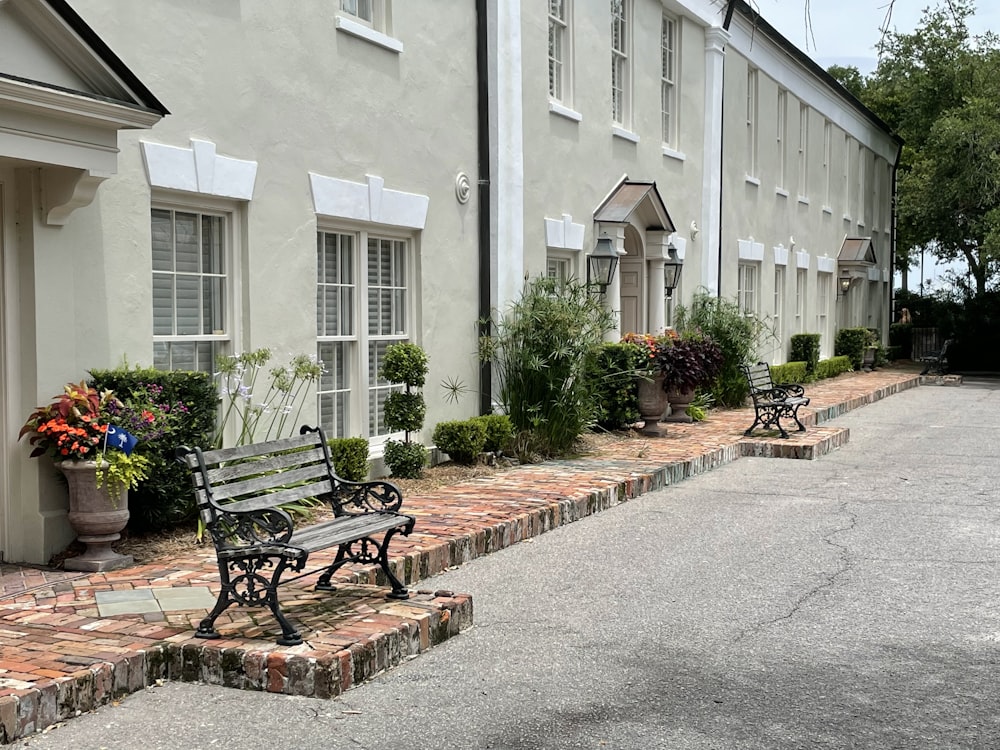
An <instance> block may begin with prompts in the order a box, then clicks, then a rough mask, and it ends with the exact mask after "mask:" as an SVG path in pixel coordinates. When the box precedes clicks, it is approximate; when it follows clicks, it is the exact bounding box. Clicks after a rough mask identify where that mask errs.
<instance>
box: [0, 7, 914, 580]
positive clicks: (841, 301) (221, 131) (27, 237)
mask: <svg viewBox="0 0 1000 750" xmlns="http://www.w3.org/2000/svg"><path fill="white" fill-rule="evenodd" d="M444 5H445V4H443V3H441V1H440V0H323V1H322V2H321V1H320V0H298V1H297V2H295V3H288V4H285V5H284V6H283V8H282V10H281V12H280V13H276V12H275V6H274V4H273V3H267V2H264V1H263V0H226V1H225V2H221V1H219V2H215V1H213V2H203V1H202V0H143V2H141V3H137V2H127V1H126V0H0V249H2V265H0V282H2V283H0V288H2V291H3V299H2V304H0V344H2V347H0V376H2V377H0V428H2V429H0V455H2V461H0V521H2V526H0V551H2V553H3V558H4V559H7V560H26V561H32V562H45V561H46V560H47V559H48V558H49V557H50V556H51V555H52V554H53V553H55V552H57V551H59V550H60V549H62V547H63V546H64V545H65V544H66V543H67V542H68V541H69V540H70V539H71V532H70V531H69V527H68V524H67V523H66V521H65V512H66V500H65V491H64V489H63V488H62V487H61V486H60V484H59V483H58V482H57V481H56V479H55V478H54V476H53V472H52V467H51V466H50V465H47V464H46V462H45V461H38V460H29V459H28V458H27V454H28V451H27V449H26V446H24V445H23V444H21V443H18V441H17V431H18V429H19V427H20V425H21V423H22V422H23V420H24V418H25V416H26V415H27V414H28V413H29V412H30V411H31V409H32V408H33V407H35V406H36V405H37V404H40V403H45V402H47V401H48V400H49V398H50V397H51V396H53V395H54V394H56V393H58V392H59V391H60V389H61V387H62V385H63V384H64V383H66V382H67V381H69V380H76V381H79V380H80V379H81V378H83V377H85V376H86V371H87V370H88V369H89V368H97V367H102V368H103V367H113V366H115V365H117V364H119V363H120V362H121V361H122V360H123V358H127V360H128V361H129V362H131V363H140V364H148V365H156V366H158V367H164V368H176V369H187V368H199V369H205V370H211V369H212V368H213V360H214V357H215V356H216V355H217V354H220V353H237V352H241V351H247V350H250V349H256V348H259V347H271V348H272V349H274V350H275V351H276V352H277V353H278V355H279V357H280V356H282V355H284V354H288V353H293V354H297V353H303V352H305V353H313V352H315V353H316V354H317V356H319V357H320V358H321V359H322V360H323V361H324V363H325V364H326V367H327V375H326V376H325V377H324V379H323V381H322V383H321V384H320V388H319V392H318V393H317V394H316V398H315V401H312V400H311V401H310V408H312V404H315V410H314V411H312V412H311V413H307V414H306V419H308V420H310V421H312V420H319V421H321V422H322V423H323V424H324V426H325V427H327V429H328V431H329V432H330V434H332V435H344V436H356V435H362V436H364V437H367V438H369V440H370V442H371V446H372V451H371V452H372V455H373V456H375V457H377V456H379V455H380V453H381V444H382V442H383V441H384V440H385V438H386V437H387V435H386V429H385V427H384V424H383V423H382V421H381V420H382V412H381V404H382V401H383V399H384V396H385V395H386V393H387V385H386V384H384V383H380V382H378V379H377V378H376V377H375V374H374V373H375V372H376V370H377V368H378V364H379V358H380V356H381V354H382V352H384V350H385V347H386V346H388V345H389V344H391V343H393V342H395V341H401V340H409V341H413V342H415V343H418V344H420V345H421V346H423V347H424V348H425V349H426V350H427V352H428V354H429V357H430V367H431V372H430V374H429V377H428V380H427V382H428V385H427V387H426V388H425V395H426V397H427V402H428V414H427V418H426V421H425V424H426V426H427V429H426V430H425V435H424V437H425V438H428V436H429V435H430V432H431V430H432V429H433V426H434V425H435V424H436V423H437V422H439V421H442V420H444V419H457V418H464V417H467V416H471V415H473V414H476V413H479V412H480V410H481V409H482V408H484V406H485V405H487V404H489V402H490V395H491V394H490V392H489V378H488V373H484V372H482V371H481V369H480V367H479V363H478V362H477V360H476V356H475V352H476V342H477V338H478V321H479V320H480V319H481V318H482V317H484V316H485V315H486V314H487V313H488V312H489V311H490V310H491V309H494V308H500V309H502V308H503V307H504V306H505V304H506V303H507V302H509V301H511V300H513V299H515V298H516V297H517V295H518V294H519V292H520V289H521V286H522V284H523V282H524V279H525V277H526V276H533V275H539V274H552V275H560V276H578V277H580V278H586V273H587V271H586V268H587V263H586V258H587V256H588V255H589V254H590V253H591V252H592V250H593V249H594V247H595V245H596V243H597V240H598V239H600V238H606V239H608V240H610V241H611V243H612V244H613V246H614V247H615V249H616V250H617V251H618V253H619V254H620V259H621V260H620V264H619V268H618V271H617V272H616V274H615V278H614V279H613V282H612V284H611V286H610V287H609V288H608V290H607V294H606V297H605V299H606V301H607V304H609V305H610V306H611V308H612V309H614V310H616V311H619V312H620V315H621V327H622V329H623V330H626V329H627V330H658V329H660V328H662V327H663V326H664V325H666V324H668V323H669V322H670V317H671V312H672V311H671V304H670V303H669V302H668V301H667V300H665V295H664V287H663V264H664V260H665V259H667V258H668V257H669V256H670V255H671V253H673V254H675V255H676V256H677V257H679V258H681V259H683V262H684V265H683V272H682V280H681V283H680V285H679V287H678V289H677V290H676V291H675V293H674V296H673V300H674V301H675V302H676V301H678V300H679V301H682V302H686V301H689V300H690V299H691V297H692V295H693V294H694V293H695V292H696V290H698V289H699V288H702V287H703V288H705V289H707V290H708V291H709V292H710V293H714V294H722V295H725V296H727V297H737V296H738V298H739V299H740V302H741V304H742V305H744V307H745V309H747V310H748V311H752V312H755V313H756V314H759V315H762V316H765V317H768V318H771V319H773V320H774V324H775V328H776V331H778V332H779V334H780V339H779V340H780V341H781V342H783V343H782V345H779V346H775V348H774V351H773V352H762V353H761V354H762V355H763V356H768V357H770V358H772V360H773V361H783V360H784V358H785V357H786V355H787V343H788V337H789V336H790V335H791V334H792V333H794V332H798V331H806V332H820V333H822V335H823V338H822V342H823V351H824V354H825V355H826V354H830V353H832V340H833V339H832V337H833V335H834V332H835V330H836V328H837V327H838V326H840V325H872V326H875V327H879V328H881V329H883V330H884V328H885V326H886V325H887V322H888V321H887V315H888V281H889V269H890V265H889V263H890V257H891V228H892V211H891V203H892V192H893V165H894V163H895V157H896V154H897V153H898V146H899V144H898V141H897V140H896V139H895V138H894V137H893V136H892V135H891V134H890V133H889V132H888V131H887V129H886V127H885V126H884V124H882V123H880V122H879V121H878V120H877V118H875V117H874V116H873V115H872V114H871V113H870V112H868V111H867V110H865V109H864V107H862V106H861V105H860V104H859V103H858V102H857V101H855V100H854V99H853V98H852V97H850V96H849V95H848V94H847V93H846V92H845V91H844V90H843V89H841V88H840V87H839V86H838V85H837V84H836V83H835V82H833V81H832V80H831V79H829V77H828V76H826V74H825V73H823V72H822V71H821V70H820V69H819V68H817V67H816V66H815V65H814V64H813V63H811V62H810V61H809V59H808V58H807V57H806V56H805V55H803V54H802V53H801V52H799V51H798V50H795V49H794V48H793V47H792V46H791V45H790V44H789V43H788V42H787V41H785V40H784V39H782V38H781V37H780V36H779V35H777V34H776V33H775V32H774V31H773V30H772V29H770V27H768V26H767V25H766V23H765V22H762V21H760V20H759V19H756V18H755V17H754V14H753V13H752V11H750V9H749V8H748V7H747V6H746V5H745V4H743V3H742V0H735V1H734V2H733V3H732V4H728V3H725V2H722V1H721V0H685V1H684V2H673V0H563V2H551V3H540V2H528V1H527V0H476V1H475V2H471V1H470V2H449V3H447V4H446V5H447V10H448V13H447V14H445V13H444V12H443V10H444ZM428 18H433V19H434V22H433V23H430V22H429V21H428ZM112 50H113V51H112ZM609 63H610V65H609ZM845 238H848V241H847V242H846V243H845ZM851 238H856V240H854V239H851ZM869 239H870V241H869ZM848 256H849V257H848ZM841 277H843V278H849V279H850V284H849V286H847V285H845V286H847V291H846V293H843V294H842V293H841V292H840V291H839V290H841V283H840V281H839V280H840V279H841ZM445 380H452V381H455V380H457V381H461V382H462V383H464V384H465V385H466V386H468V387H469V388H470V391H471V395H468V396H466V397H465V398H463V399H459V400H458V401H457V402H453V401H449V400H447V399H445V398H444V397H443V392H442V391H439V390H438V388H439V386H438V384H439V383H441V382H442V381H445ZM477 393H478V395H477Z"/></svg>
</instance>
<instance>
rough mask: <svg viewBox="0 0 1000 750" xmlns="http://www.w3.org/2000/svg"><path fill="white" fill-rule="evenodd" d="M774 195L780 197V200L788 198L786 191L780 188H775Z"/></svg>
mask: <svg viewBox="0 0 1000 750" xmlns="http://www.w3.org/2000/svg"><path fill="white" fill-rule="evenodd" d="M774 194H775V195H780V196H781V197H782V198H787V197H788V191H787V190H785V189H784V188H780V187H776V188H775V189H774Z"/></svg>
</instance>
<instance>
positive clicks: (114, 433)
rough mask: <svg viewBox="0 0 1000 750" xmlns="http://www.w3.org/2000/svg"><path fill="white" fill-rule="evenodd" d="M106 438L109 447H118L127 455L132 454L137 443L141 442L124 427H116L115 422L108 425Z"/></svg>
mask: <svg viewBox="0 0 1000 750" xmlns="http://www.w3.org/2000/svg"><path fill="white" fill-rule="evenodd" d="M105 440H106V441H107V445H108V447H110V448H117V449H118V450H120V451H122V452H123V453H124V454H125V455H126V456H131V455H132V451H133V450H134V449H135V446H136V443H138V442H139V438H137V437H136V436H135V435H133V434H132V433H131V432H129V431H128V430H126V429H124V428H122V427H116V426H115V425H113V424H109V425H108V431H107V433H106V435H105Z"/></svg>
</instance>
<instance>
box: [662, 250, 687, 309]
mask: <svg viewBox="0 0 1000 750" xmlns="http://www.w3.org/2000/svg"><path fill="white" fill-rule="evenodd" d="M683 267H684V261H682V260H681V259H680V258H678V257H677V248H676V247H674V245H673V243H670V244H669V245H667V259H666V260H665V261H663V294H664V296H665V297H666V298H667V299H670V298H671V297H673V296H674V289H676V288H677V285H678V284H679V283H680V280H681V268H683Z"/></svg>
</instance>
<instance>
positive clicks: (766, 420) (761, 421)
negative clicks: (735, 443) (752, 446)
mask: <svg viewBox="0 0 1000 750" xmlns="http://www.w3.org/2000/svg"><path fill="white" fill-rule="evenodd" d="M780 417H781V414H780V413H779V412H775V411H773V410H768V411H767V412H766V413H765V415H764V416H763V417H761V414H760V411H759V410H758V411H756V412H755V414H754V420H753V424H752V425H750V427H749V429H747V430H746V431H745V432H744V433H743V434H744V435H746V436H747V437H753V431H754V430H755V429H756V428H757V425H760V426H761V429H764V430H766V429H768V428H769V427H776V428H777V429H778V432H779V433H780V434H781V437H783V438H786V439H787V438H788V433H787V432H785V428H784V427H782V426H781V419H780ZM795 421H796V422H798V419H796V420H795ZM799 426H800V427H801V426H802V425H801V424H800V425H799ZM802 429H803V430H804V429H805V427H802Z"/></svg>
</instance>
